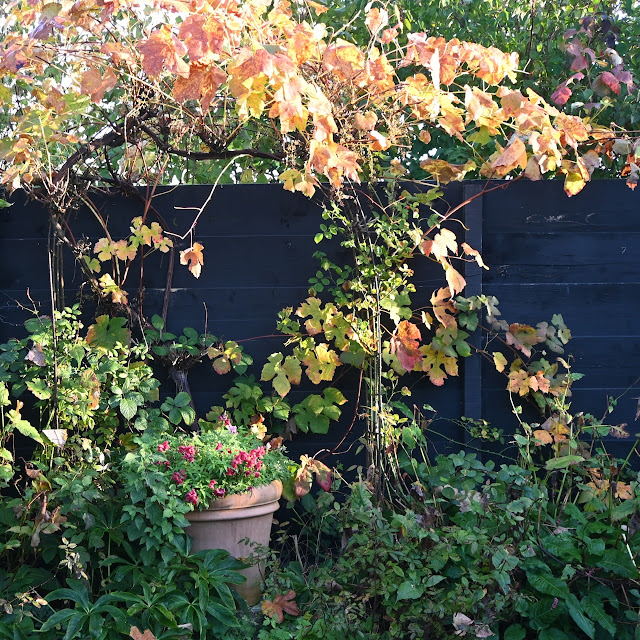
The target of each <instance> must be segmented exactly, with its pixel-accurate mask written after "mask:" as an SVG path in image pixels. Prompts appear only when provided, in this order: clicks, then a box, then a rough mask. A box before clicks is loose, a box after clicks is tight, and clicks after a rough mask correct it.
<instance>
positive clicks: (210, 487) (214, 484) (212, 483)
mask: <svg viewBox="0 0 640 640" xmlns="http://www.w3.org/2000/svg"><path fill="white" fill-rule="evenodd" d="M215 486H216V481H215V480H212V481H211V482H210V483H209V489H213V488H214V487H215Z"/></svg>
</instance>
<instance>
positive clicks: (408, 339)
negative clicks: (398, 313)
mask: <svg viewBox="0 0 640 640" xmlns="http://www.w3.org/2000/svg"><path fill="white" fill-rule="evenodd" d="M421 338H422V335H421V333H420V329H418V327H417V326H416V325H415V324H413V323H412V322H409V321H408V320H402V321H401V322H400V323H399V324H398V326H397V328H396V331H395V333H394V334H393V337H392V338H391V343H390V345H389V346H390V350H391V353H392V354H395V355H396V356H397V358H398V360H399V361H400V364H401V365H402V368H403V369H404V370H405V371H413V369H414V367H415V366H416V364H417V363H418V362H419V361H420V360H421V359H422V354H421V353H420V350H419V346H420V343H419V340H420V339H421Z"/></svg>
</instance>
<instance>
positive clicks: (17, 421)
mask: <svg viewBox="0 0 640 640" xmlns="http://www.w3.org/2000/svg"><path fill="white" fill-rule="evenodd" d="M7 417H8V418H9V425H10V426H11V427H12V428H13V429H17V430H18V431H19V432H20V433H21V434H22V435H23V436H27V438H31V439H32V440H35V441H36V442H38V443H39V444H41V445H42V446H44V440H43V439H42V436H41V435H40V433H39V432H38V430H37V429H36V428H35V427H33V426H31V424H30V423H29V422H27V421H26V420H23V419H22V418H21V417H20V414H19V413H18V412H17V411H9V412H7Z"/></svg>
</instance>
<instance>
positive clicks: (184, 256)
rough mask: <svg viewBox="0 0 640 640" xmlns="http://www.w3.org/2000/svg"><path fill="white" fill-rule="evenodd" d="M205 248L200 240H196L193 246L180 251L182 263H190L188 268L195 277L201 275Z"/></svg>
mask: <svg viewBox="0 0 640 640" xmlns="http://www.w3.org/2000/svg"><path fill="white" fill-rule="evenodd" d="M203 249H204V247H203V246H202V245H201V244H200V243H199V242H194V243H193V246H192V247H189V248H188V249H185V250H184V251H181V252H180V264H185V265H189V266H188V269H189V271H191V273H192V274H193V276H194V277H195V278H199V277H200V273H201V271H202V265H203V264H204V256H203V255H202V250H203Z"/></svg>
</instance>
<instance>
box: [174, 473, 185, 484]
mask: <svg viewBox="0 0 640 640" xmlns="http://www.w3.org/2000/svg"><path fill="white" fill-rule="evenodd" d="M186 477H187V470H186V469H182V471H174V472H173V475H172V476H171V479H172V480H173V481H174V482H175V483H176V484H183V483H184V481H185V479H186Z"/></svg>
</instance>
